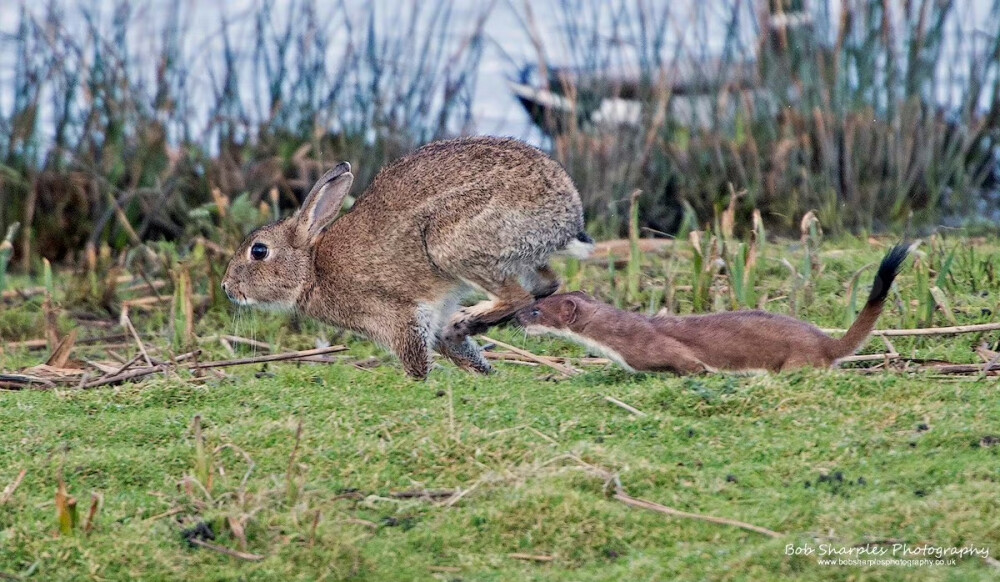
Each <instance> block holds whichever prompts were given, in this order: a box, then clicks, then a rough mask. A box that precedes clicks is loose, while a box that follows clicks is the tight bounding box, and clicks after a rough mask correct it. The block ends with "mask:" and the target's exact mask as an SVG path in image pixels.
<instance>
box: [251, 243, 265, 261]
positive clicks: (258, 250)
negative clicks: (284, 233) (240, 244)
mask: <svg viewBox="0 0 1000 582" xmlns="http://www.w3.org/2000/svg"><path fill="white" fill-rule="evenodd" d="M250 258H251V259H253V260H255V261H263V260H264V259H266V258H267V245H266V244H264V243H253V246H252V247H250Z"/></svg>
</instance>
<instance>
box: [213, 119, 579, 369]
mask: <svg viewBox="0 0 1000 582" xmlns="http://www.w3.org/2000/svg"><path fill="white" fill-rule="evenodd" d="M353 181H354V176H353V175H352V174H351V166H350V164H348V163H347V162H344V163H341V164H339V165H338V166H337V167H335V168H333V169H332V170H330V171H329V172H327V173H326V174H325V175H324V176H323V177H322V178H320V180H319V181H318V182H317V183H316V184H315V186H313V188H312V190H311V191H310V192H309V194H308V195H307V196H306V198H305V200H304V201H303V203H302V206H301V207H300V208H299V210H297V211H296V212H295V213H294V214H293V215H292V216H290V217H289V218H286V219H285V220H282V221H279V222H276V223H273V224H270V225H267V226H263V227H261V228H259V229H257V230H255V231H253V232H251V233H250V234H249V235H248V236H247V237H246V239H245V240H244V241H243V243H242V244H241V245H240V247H239V249H238V250H237V252H236V254H235V255H234V257H233V258H232V260H231V261H230V263H229V266H228V267H227V269H226V274H225V276H224V278H223V281H222V289H223V291H224V292H225V293H226V295H227V296H228V297H229V299H230V300H231V301H233V302H235V303H237V304H239V305H250V306H255V307H259V308H265V309H278V310H297V311H299V312H301V313H304V314H306V315H308V316H310V317H313V318H315V319H318V320H320V321H323V322H325V323H328V324H331V325H334V326H337V327H341V328H344V329H348V330H351V331H354V332H357V333H360V334H362V335H364V336H366V337H368V338H370V339H372V340H374V341H375V342H376V343H378V344H380V345H382V346H384V347H385V348H387V349H388V350H389V351H391V352H392V353H393V354H395V355H396V356H397V357H398V358H399V360H400V361H401V362H402V365H403V369H404V370H405V372H406V374H407V375H409V376H411V377H413V378H416V379H424V378H426V377H427V374H428V372H429V371H430V367H431V357H430V352H431V350H435V351H437V352H439V353H440V354H441V355H443V356H445V357H446V358H448V359H449V360H451V361H452V362H454V363H455V364H456V365H457V366H458V367H459V368H462V369H464V370H467V371H474V372H478V373H481V374H488V373H490V372H491V367H490V364H489V362H487V361H486V358H484V357H483V354H482V351H481V349H480V348H479V346H478V345H477V344H476V343H475V342H474V341H473V340H472V338H471V337H470V336H472V335H475V334H478V333H482V332H483V331H485V330H486V329H488V328H489V327H491V326H494V325H497V324H499V323H502V322H504V321H506V320H508V319H510V318H511V317H512V316H513V314H514V313H515V312H517V311H518V310H519V309H522V308H524V307H526V306H528V305H530V304H532V303H533V302H534V301H535V300H536V299H539V298H542V297H546V296H548V295H551V294H553V293H555V292H556V291H557V290H558V289H559V286H560V281H559V279H558V277H557V276H556V274H555V273H554V272H553V271H552V270H551V269H550V267H549V266H548V262H549V258H550V257H551V256H552V255H553V254H555V253H562V254H569V255H573V256H577V257H581V258H582V257H586V256H587V255H588V254H589V252H590V250H591V249H592V248H593V241H592V240H591V239H590V237H589V236H588V235H587V234H586V232H584V220H583V210H582V204H581V202H580V195H579V193H578V192H577V190H576V187H575V186H574V184H573V181H572V180H571V179H570V177H569V175H567V173H566V171H565V170H564V169H563V167H562V166H561V165H560V164H559V163H558V162H556V161H555V160H553V159H551V158H549V157H548V156H547V155H545V154H544V153H543V152H542V151H541V150H539V149H537V148H535V147H532V146H529V145H527V144H525V143H523V142H520V141H518V140H515V139H510V138H495V137H468V138H459V139H454V140H446V141H439V142H433V143H430V144H428V145H425V146H423V147H421V148H419V149H417V150H416V151H414V152H413V153H411V154H409V155H407V156H405V157H403V158H401V159H399V160H397V161H395V162H393V163H391V164H389V165H388V166H386V167H385V168H383V169H382V170H381V171H380V172H379V174H378V175H377V176H376V177H375V180H374V181H373V182H372V184H371V186H369V188H368V189H367V190H366V191H365V193H364V194H363V195H362V196H360V197H359V198H358V199H357V201H356V202H355V204H354V206H353V208H352V209H351V210H350V211H349V212H347V213H345V214H344V215H343V216H340V217H339V218H338V214H339V213H340V209H341V205H342V202H343V200H344V197H345V196H347V194H348V192H349V191H350V189H351V184H352V182H353ZM472 290H479V291H483V292H485V293H486V294H488V295H489V296H490V297H491V299H490V300H488V301H484V302H482V303H479V304H477V305H474V306H471V307H467V308H462V309H460V308H459V307H460V303H459V302H460V300H461V299H462V298H463V297H464V296H465V295H467V294H468V293H470V292H471V291H472Z"/></svg>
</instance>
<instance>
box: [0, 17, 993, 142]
mask: <svg viewBox="0 0 1000 582" xmlns="http://www.w3.org/2000/svg"><path fill="white" fill-rule="evenodd" d="M176 1H177V0H145V1H137V2H135V3H134V5H133V6H134V12H133V15H134V20H135V23H136V26H134V27H133V28H132V29H131V30H132V34H135V35H137V39H138V41H139V42H138V43H137V44H136V45H135V46H139V47H140V48H141V47H147V48H148V50H149V51H150V54H151V53H152V52H153V51H154V50H155V44H156V41H157V40H158V39H157V34H156V33H157V32H158V28H159V27H160V26H162V22H163V18H164V15H165V14H166V13H167V9H168V8H170V7H171V6H173V5H174V3H175V2H176ZM180 1H181V2H182V3H183V4H182V8H183V14H184V18H185V19H186V22H187V23H188V26H189V28H190V37H189V38H188V42H187V46H186V50H187V51H188V53H190V54H192V55H195V56H197V57H198V58H199V59H201V60H202V64H203V65H204V66H200V67H198V68H197V70H194V71H192V74H193V76H192V78H191V79H190V81H189V87H190V89H191V92H192V102H193V103H194V108H195V110H196V111H197V112H199V114H200V115H203V116H205V115H207V108H208V106H209V104H210V103H212V102H213V95H212V89H211V87H212V82H213V79H212V76H211V74H210V71H212V70H218V67H219V65H220V63H221V55H222V40H221V38H220V35H219V30H220V23H221V21H222V16H223V14H225V15H226V16H227V17H228V18H229V19H230V21H231V22H232V23H233V26H234V28H239V27H240V26H243V27H245V28H246V30H248V31H251V32H252V18H251V16H250V15H252V14H253V12H254V11H255V7H256V5H257V0H227V1H226V2H203V1H198V0H180ZM293 1H294V0H277V2H276V9H275V19H276V21H277V22H276V24H277V25H278V26H280V25H281V22H280V21H281V20H282V19H284V18H286V14H287V6H288V5H289V3H290V2H293ZM343 1H344V2H345V3H346V6H347V7H348V8H349V13H357V14H359V15H360V14H363V13H364V12H365V10H366V7H367V6H369V5H370V4H371V3H372V2H369V1H366V0H343ZM991 2H992V0H958V1H957V2H956V10H955V14H956V17H955V18H953V19H952V22H951V26H950V27H949V28H948V30H947V31H946V35H949V38H953V39H959V38H961V39H963V40H965V41H966V42H963V43H957V42H949V43H948V44H947V45H946V49H945V55H946V56H945V58H943V59H941V62H939V63H938V65H937V66H938V72H939V75H940V76H941V78H943V79H948V78H949V77H948V75H953V78H952V80H950V81H947V82H945V83H942V84H941V85H940V87H939V89H938V99H939V101H940V102H941V103H942V104H950V103H956V102H959V101H960V99H961V97H962V95H961V94H960V93H961V90H962V89H961V88H962V87H963V75H964V67H966V66H967V65H966V63H967V55H966V53H967V51H969V50H977V49H976V44H975V40H976V39H977V38H982V37H983V36H984V34H983V33H986V34H996V31H995V30H992V29H995V27H996V26H997V25H998V23H996V22H991V21H990V19H989V10H990V6H991ZM373 3H374V6H375V10H376V14H379V15H391V14H392V11H395V10H399V6H400V5H401V2H400V0H374V2H373ZM326 4H327V3H324V2H319V3H318V5H319V10H320V13H321V14H322V13H323V10H324V6H326ZM330 4H332V3H330ZM615 4H617V3H611V2H604V3H596V4H595V3H589V2H583V3H580V6H581V10H582V9H585V8H586V7H588V6H590V7H593V6H599V7H600V8H599V10H601V17H600V19H599V20H598V23H597V27H598V30H597V32H598V35H597V36H598V37H599V38H601V39H602V41H606V42H614V40H615V39H610V38H609V36H611V34H612V33H611V26H610V22H611V19H612V17H613V8H612V7H613V5H615ZM626 4H628V5H633V4H634V2H627V3H626ZM810 4H815V5H820V6H821V7H822V8H825V7H827V6H828V9H829V16H830V18H831V21H832V22H834V23H836V22H838V21H839V17H840V13H839V12H840V2H837V1H833V0H830V1H829V2H828V3H827V4H825V5H823V4H821V3H820V2H816V3H810ZM490 5H493V10H492V12H491V14H490V17H489V18H488V20H487V21H486V25H485V33H486V37H487V43H486V47H485V50H484V54H483V58H482V61H481V64H480V68H479V71H478V77H477V91H476V94H475V98H474V101H473V103H472V109H473V116H474V122H475V131H476V132H478V133H483V134H499V135H511V136H515V137H520V138H522V139H526V140H527V141H529V142H535V143H537V142H540V141H541V140H542V135H541V133H540V132H539V131H538V130H537V128H535V127H534V126H533V125H532V123H531V122H530V120H529V119H528V116H527V114H526V113H525V112H524V110H523V109H522V107H521V106H520V105H519V104H518V102H517V101H516V100H515V99H514V97H513V94H512V93H511V91H510V89H509V87H508V86H507V80H508V79H510V78H513V77H515V76H516V74H517V72H518V70H519V68H520V67H521V66H524V65H526V64H529V63H534V62H536V61H537V53H536V50H535V48H534V47H533V46H532V43H531V41H530V38H529V35H528V33H527V32H526V30H525V28H526V27H525V25H524V23H523V20H522V19H523V15H524V13H525V6H526V4H524V3H522V2H519V1H518V0H498V1H496V2H493V1H492V0H458V1H456V3H455V8H456V12H455V14H454V19H453V22H454V23H455V25H456V26H455V29H456V32H455V34H454V35H452V38H451V39H450V41H451V42H460V40H461V37H462V33H464V32H466V31H468V30H471V28H472V25H473V23H474V22H475V20H476V19H477V18H478V17H479V15H480V14H481V13H482V11H483V10H485V9H486V8H487V7H489V6H490ZM647 5H648V6H649V7H650V8H651V10H653V11H658V10H661V9H663V8H665V7H668V6H669V9H670V10H671V13H672V19H671V21H670V22H669V23H668V24H669V26H668V28H667V39H668V42H667V43H665V46H664V49H663V52H664V56H665V58H667V59H669V58H670V57H671V55H672V54H673V52H674V51H676V50H677V48H678V47H682V49H683V50H685V51H687V52H688V54H700V55H703V56H704V55H712V54H718V53H719V51H720V50H721V48H722V40H721V39H722V38H723V36H724V30H725V25H726V22H725V19H724V15H725V14H727V13H728V10H729V8H728V6H729V2H726V1H724V0H711V1H708V2H696V1H694V2H688V3H685V2H676V1H675V2H671V0H651V1H649V2H647ZM744 5H745V6H746V7H747V10H753V9H754V6H753V3H752V2H744ZM22 6H28V10H29V11H30V12H31V13H33V14H41V13H42V10H43V3H41V2H25V1H24V0H21V1H19V2H18V1H12V0H0V39H4V40H3V41H2V42H0V113H4V112H7V111H9V109H10V107H11V105H12V102H13V95H12V94H11V87H12V83H11V80H12V79H13V76H14V67H15V65H16V63H15V62H14V60H13V59H14V55H13V54H12V51H11V50H4V49H5V48H6V47H8V46H10V44H9V43H10V42H11V40H10V39H11V37H12V36H13V35H14V34H15V33H16V27H17V23H18V12H19V10H20V8H21V7H22ZM61 6H63V7H64V10H65V11H68V12H69V13H71V14H76V13H77V11H76V10H77V8H79V7H80V6H84V7H88V8H90V9H92V10H94V11H96V12H97V13H98V14H99V15H100V18H101V19H107V21H109V20H110V18H111V11H112V7H113V4H112V3H111V2H107V1H105V2H102V1H100V0H93V1H87V2H83V3H82V4H77V3H75V2H63V3H62V4H61ZM530 6H531V10H532V12H533V14H534V20H535V22H536V25H537V29H538V32H539V36H540V37H541V38H542V39H543V41H544V43H545V51H546V58H547V59H548V60H549V62H550V64H554V65H559V64H565V63H567V62H568V61H569V60H571V59H570V57H569V54H568V47H566V46H563V45H561V44H560V42H559V40H558V39H560V38H563V37H562V36H561V35H560V33H559V31H560V27H561V26H563V23H561V22H560V18H561V15H562V14H564V11H563V9H562V8H561V6H560V1H559V0H549V1H531V2H530ZM897 9H898V7H897ZM748 14H749V13H748ZM701 17H704V18H701ZM745 20H746V22H745V25H744V26H743V28H742V30H741V31H740V38H741V40H742V41H743V42H744V44H745V48H747V49H748V50H752V47H753V46H754V44H755V39H754V35H755V33H754V31H753V30H751V26H749V23H750V20H751V19H750V18H746V19H745ZM382 22H385V20H383V21H382ZM692 23H695V24H696V25H692ZM77 24H78V25H79V29H78V30H76V31H75V32H74V33H75V34H78V35H83V34H85V29H84V26H83V23H82V22H79V23H77ZM81 38H82V36H81ZM144 38H145V39H148V40H145V41H144ZM334 38H335V36H334ZM969 39H972V40H971V42H969V41H968V40H969ZM618 40H621V39H618ZM5 43H6V44H5ZM981 44H982V43H981ZM241 48H242V50H245V51H249V50H251V48H252V47H241ZM633 48H634V47H630V46H628V44H627V43H624V44H623V45H622V46H621V51H620V55H619V59H620V60H618V61H617V63H618V66H621V63H626V62H629V61H630V60H632V61H634V58H633V56H632V55H633V54H634V50H633ZM342 51H343V46H342V45H337V43H336V42H334V43H332V46H331V47H330V58H331V59H336V58H338V57H339V55H340V54H341V52H342ZM668 53H669V54H668ZM134 56H135V58H136V59H142V58H143V55H141V54H139V55H134ZM614 64H615V63H612V65H614ZM958 64H961V66H956V65H958ZM144 68H145V69H149V70H152V68H153V67H151V66H146V67H144ZM146 74H150V73H149V72H147V73H146ZM244 84H246V85H247V86H246V87H243V88H242V90H243V91H254V88H253V87H252V86H250V84H249V83H248V82H247V81H245V80H244ZM43 105H44V104H43ZM48 116H49V115H47V114H46V112H45V111H44V109H43V112H42V118H43V119H45V118H46V117H48Z"/></svg>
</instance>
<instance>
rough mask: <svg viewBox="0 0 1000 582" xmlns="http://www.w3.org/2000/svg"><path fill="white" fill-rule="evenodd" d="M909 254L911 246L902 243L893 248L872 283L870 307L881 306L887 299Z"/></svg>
mask: <svg viewBox="0 0 1000 582" xmlns="http://www.w3.org/2000/svg"><path fill="white" fill-rule="evenodd" d="M909 254H910V245H908V244H905V243H900V244H898V245H896V246H894V247H892V249H891V250H890V251H889V252H888V253H887V254H886V255H885V257H884V258H883V259H882V263H881V264H879V266H878V273H876V275H875V281H874V282H873V283H872V292H871V294H869V295H868V304H869V305H871V304H873V303H879V304H881V303H882V302H883V301H885V298H886V297H887V296H888V295H889V288H890V287H892V282H893V280H894V279H895V278H896V275H897V274H899V267H900V266H902V264H903V261H905V260H906V256H907V255H909Z"/></svg>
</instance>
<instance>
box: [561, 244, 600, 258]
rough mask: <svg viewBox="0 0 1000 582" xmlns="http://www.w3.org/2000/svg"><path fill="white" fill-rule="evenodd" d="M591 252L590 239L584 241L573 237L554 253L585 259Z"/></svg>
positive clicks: (592, 245) (592, 247)
mask: <svg viewBox="0 0 1000 582" xmlns="http://www.w3.org/2000/svg"><path fill="white" fill-rule="evenodd" d="M592 252H594V243H593V242H592V241H591V242H584V241H582V240H579V239H573V240H571V241H569V244H567V245H566V246H565V247H563V248H562V249H560V250H559V251H558V252H557V253H556V254H560V255H565V256H568V257H573V258H575V259H586V258H587V257H589V256H590V253H592Z"/></svg>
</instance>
